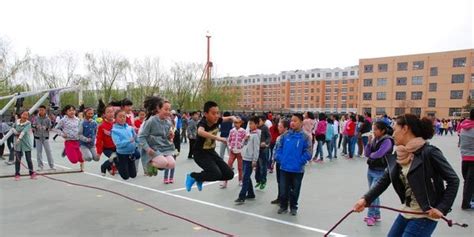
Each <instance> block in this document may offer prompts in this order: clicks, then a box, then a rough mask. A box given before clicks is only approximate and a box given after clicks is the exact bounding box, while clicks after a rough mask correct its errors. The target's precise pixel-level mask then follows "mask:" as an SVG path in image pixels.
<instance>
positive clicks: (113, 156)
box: [109, 152, 117, 163]
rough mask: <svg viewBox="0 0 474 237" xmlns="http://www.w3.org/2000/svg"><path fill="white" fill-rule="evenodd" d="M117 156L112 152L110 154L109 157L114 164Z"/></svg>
mask: <svg viewBox="0 0 474 237" xmlns="http://www.w3.org/2000/svg"><path fill="white" fill-rule="evenodd" d="M116 156H117V153H115V152H112V154H110V156H109V162H110V163H113V162H114V159H115V157H116Z"/></svg>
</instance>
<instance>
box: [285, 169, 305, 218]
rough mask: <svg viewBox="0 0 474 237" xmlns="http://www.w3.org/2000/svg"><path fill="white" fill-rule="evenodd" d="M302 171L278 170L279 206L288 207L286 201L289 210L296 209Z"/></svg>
mask: <svg viewBox="0 0 474 237" xmlns="http://www.w3.org/2000/svg"><path fill="white" fill-rule="evenodd" d="M303 175H304V173H293V172H286V171H284V170H280V184H279V185H280V208H282V209H288V201H289V202H290V209H291V210H298V198H299V196H300V189H301V182H302V181H303Z"/></svg>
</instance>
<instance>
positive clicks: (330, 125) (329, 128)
mask: <svg viewBox="0 0 474 237" xmlns="http://www.w3.org/2000/svg"><path fill="white" fill-rule="evenodd" d="M326 122H327V124H326V137H325V138H326V147H327V149H328V156H327V157H326V158H328V159H329V161H332V150H333V147H332V140H333V137H334V127H333V124H334V122H333V121H332V119H331V118H326Z"/></svg>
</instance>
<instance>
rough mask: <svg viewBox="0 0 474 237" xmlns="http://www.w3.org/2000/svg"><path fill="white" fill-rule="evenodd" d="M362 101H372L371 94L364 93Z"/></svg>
mask: <svg viewBox="0 0 474 237" xmlns="http://www.w3.org/2000/svg"><path fill="white" fill-rule="evenodd" d="M363 98H364V100H372V93H370V92H366V93H364V94H363Z"/></svg>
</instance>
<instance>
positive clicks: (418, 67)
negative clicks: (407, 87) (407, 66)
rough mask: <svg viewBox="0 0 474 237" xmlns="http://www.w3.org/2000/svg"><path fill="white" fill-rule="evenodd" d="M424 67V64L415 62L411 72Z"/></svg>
mask: <svg viewBox="0 0 474 237" xmlns="http://www.w3.org/2000/svg"><path fill="white" fill-rule="evenodd" d="M424 67H425V62H423V61H415V62H413V70H421V69H423V68H424Z"/></svg>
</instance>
